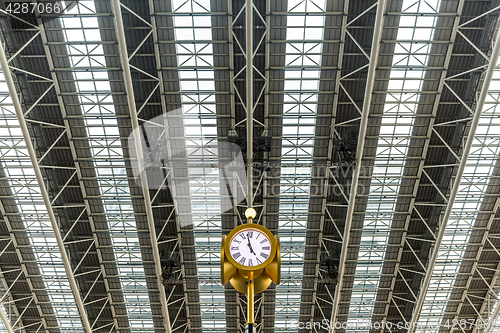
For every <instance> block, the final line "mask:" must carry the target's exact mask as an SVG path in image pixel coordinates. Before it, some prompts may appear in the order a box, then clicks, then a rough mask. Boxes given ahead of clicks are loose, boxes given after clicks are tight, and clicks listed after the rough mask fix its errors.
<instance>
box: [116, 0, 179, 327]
mask: <svg viewBox="0 0 500 333" xmlns="http://www.w3.org/2000/svg"><path fill="white" fill-rule="evenodd" d="M111 10H112V13H113V20H114V22H115V31H116V37H117V39H118V50H119V54H120V61H121V64H122V69H123V80H124V83H125V90H126V92H127V101H128V107H129V111H130V120H131V123H132V131H133V135H134V142H135V147H129V149H135V150H136V154H137V159H138V166H139V174H140V176H141V183H142V192H143V195H144V203H145V206H146V216H147V220H148V227H149V237H150V241H151V247H152V250H153V259H154V263H155V275H156V281H157V285H158V291H159V292H160V302H161V308H162V314H163V319H164V322H163V323H164V325H165V330H166V331H167V333H171V332H172V328H171V325H170V317H169V314H168V305H167V296H166V294H165V288H164V287H163V284H162V280H161V261H160V251H159V250H158V242H157V240H156V228H155V222H154V218H153V208H152V206H151V197H150V195H149V188H148V183H147V177H146V174H145V171H144V155H143V151H142V146H141V140H140V138H139V137H138V135H139V131H135V129H136V128H138V127H139V120H138V117H137V108H136V105H135V96H134V88H133V86H132V75H131V72H130V64H129V62H128V53H127V43H126V40H125V29H124V27H123V17H122V12H121V4H120V0H111Z"/></svg>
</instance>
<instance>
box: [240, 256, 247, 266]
mask: <svg viewBox="0 0 500 333" xmlns="http://www.w3.org/2000/svg"><path fill="white" fill-rule="evenodd" d="M245 260H246V258H245V257H242V258H241V260H240V264H242V265H244V264H245Z"/></svg>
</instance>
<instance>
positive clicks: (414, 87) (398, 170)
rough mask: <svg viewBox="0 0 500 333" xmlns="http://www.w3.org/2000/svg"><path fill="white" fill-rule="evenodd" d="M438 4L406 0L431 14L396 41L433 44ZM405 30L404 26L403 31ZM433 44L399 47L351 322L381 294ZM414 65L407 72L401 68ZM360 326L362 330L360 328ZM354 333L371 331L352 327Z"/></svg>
mask: <svg viewBox="0 0 500 333" xmlns="http://www.w3.org/2000/svg"><path fill="white" fill-rule="evenodd" d="M438 8H439V1H438V0H429V1H417V2H416V1H414V0H404V1H403V6H402V11H403V12H411V13H418V14H420V13H427V14H431V15H427V16H418V15H417V14H415V15H405V16H404V19H401V20H400V23H399V24H400V28H399V29H398V35H397V40H401V41H404V40H412V39H416V40H432V38H433V32H434V29H433V27H434V25H435V22H436V18H435V17H434V16H432V14H433V13H435V12H437V10H438ZM403 27H404V28H403ZM430 48H431V44H425V45H422V44H421V43H420V44H416V43H396V46H395V50H394V52H395V53H397V54H398V55H395V56H394V57H393V61H392V70H391V73H390V79H389V86H388V92H389V93H388V94H387V96H386V102H390V103H387V104H386V105H385V107H384V116H383V117H382V123H381V127H380V136H379V140H378V144H377V152H376V159H375V163H374V171H373V176H372V179H371V184H370V193H369V196H368V203H367V206H366V213H365V218H364V222H363V231H362V234H361V241H360V247H359V253H358V262H357V266H356V273H355V277H354V282H353V288H352V295H351V300H350V305H349V315H348V321H349V322H360V323H365V322H366V321H368V322H370V321H371V318H372V315H373V310H374V307H375V302H376V298H377V294H378V290H379V288H378V287H379V282H380V277H381V274H382V268H383V266H384V258H385V252H386V250H387V242H388V240H389V235H390V232H391V224H392V220H393V218H394V213H393V212H394V211H395V209H396V203H397V199H398V196H399V188H400V185H401V180H402V176H403V171H404V166H405V161H406V157H407V153H408V146H409V144H410V140H411V135H412V130H413V123H414V120H415V113H416V112H417V107H418V101H419V99H420V94H419V93H418V92H417V91H419V90H420V89H421V87H422V85H423V82H424V81H423V78H424V75H425V67H426V64H427V61H428V55H426V54H428V53H429V52H430ZM404 66H411V67H412V70H411V71H408V70H405V69H402V68H398V67H404ZM360 327H363V325H361V326H360ZM348 331H352V332H366V333H369V330H360V329H354V327H353V328H352V329H349V330H348Z"/></svg>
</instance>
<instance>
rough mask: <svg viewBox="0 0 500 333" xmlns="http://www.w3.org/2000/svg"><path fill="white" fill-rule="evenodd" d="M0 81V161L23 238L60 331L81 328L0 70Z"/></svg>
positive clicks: (81, 329)
mask: <svg viewBox="0 0 500 333" xmlns="http://www.w3.org/2000/svg"><path fill="white" fill-rule="evenodd" d="M0 82H1V84H0V88H1V89H5V90H0V94H2V95H4V97H3V98H2V101H1V102H0V119H2V120H4V121H5V123H8V124H9V128H4V129H3V130H2V131H1V132H0V163H1V164H2V166H3V172H5V174H6V177H7V181H8V183H9V186H10V187H11V188H12V190H13V193H16V195H15V196H13V200H14V201H15V203H16V205H17V208H18V210H19V212H20V214H19V215H20V217H21V218H22V221H23V224H24V229H25V231H26V234H27V236H28V237H27V240H29V242H30V244H31V249H32V251H33V256H34V258H35V261H36V262H37V264H38V267H39V270H40V274H41V278H42V281H43V283H44V287H45V289H46V290H47V297H48V298H49V300H50V302H51V304H52V309H53V311H54V316H55V318H56V320H57V323H58V325H59V326H60V331H61V333H73V332H83V323H82V322H81V320H80V314H79V313H78V309H77V307H76V301H75V299H74V297H73V291H72V290H71V287H70V284H69V280H68V278H67V276H66V270H65V269H64V263H63V261H62V258H61V254H60V253H59V247H58V245H57V242H56V239H55V236H54V231H53V229H52V226H51V223H50V220H49V217H48V213H47V209H46V207H45V205H44V204H43V198H42V195H41V190H40V188H39V186H38V183H37V181H36V178H35V171H34V170H33V168H32V166H31V164H30V162H28V160H27V156H29V153H28V149H27V147H26V143H25V141H24V138H23V136H22V133H21V131H20V125H19V122H18V120H17V118H16V117H15V110H14V107H13V105H12V99H11V97H10V96H9V91H8V89H7V85H6V84H5V76H4V74H3V72H0ZM12 157H15V159H12ZM34 203H41V204H34ZM40 231H42V232H41V233H40Z"/></svg>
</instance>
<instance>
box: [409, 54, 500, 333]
mask: <svg viewBox="0 0 500 333" xmlns="http://www.w3.org/2000/svg"><path fill="white" fill-rule="evenodd" d="M499 64H500V61H497V68H498V65H499ZM495 72H496V73H500V70H498V69H497V70H495ZM497 87H498V84H493V82H492V84H491V85H490V90H489V91H488V92H489V93H490V94H492V95H493V96H494V98H495V100H496V102H495V104H494V105H485V106H484V107H483V112H482V115H481V118H480V120H479V126H478V128H477V130H476V135H475V137H474V142H473V144H472V149H471V152H470V155H469V159H468V160H467V164H466V167H465V170H464V174H463V177H462V180H461V183H460V188H459V192H458V194H457V198H456V201H455V203H454V204H453V208H452V213H451V215H450V219H449V221H448V225H447V226H446V231H445V236H444V237H443V242H442V245H441V248H440V250H439V254H438V259H437V262H436V266H435V267H434V270H433V272H432V277H431V282H430V286H429V290H428V292H427V294H426V296H425V301H424V304H423V307H422V311H421V315H420V318H419V321H418V322H419V324H422V325H424V324H433V325H435V324H437V323H441V322H442V320H443V317H444V315H445V311H446V307H447V305H448V301H447V300H449V299H450V297H451V294H452V292H453V288H454V286H455V281H456V279H457V277H458V272H459V270H460V267H461V264H462V262H463V259H464V255H465V251H466V249H467V245H468V243H469V239H470V235H471V234H472V231H473V230H474V226H475V223H476V219H477V217H478V213H479V212H480V211H481V205H482V202H483V200H484V198H485V195H484V194H485V193H486V190H487V188H488V185H489V182H490V180H491V179H493V178H492V176H493V171H494V169H495V165H496V162H497V161H498V156H499V155H500V144H499V142H498V139H497V140H494V141H493V142H492V143H491V144H489V145H484V141H485V140H487V139H488V138H491V136H492V135H495V133H496V132H497V131H498V128H497V127H498V125H496V124H494V122H495V121H496V120H497V119H498V117H500V107H499V104H498V100H499V99H500V93H499V92H498V90H496V91H495V90H494V89H495V88H497ZM479 163H481V164H482V166H480V167H478V164H479ZM458 232H460V233H461V234H457V233H458ZM438 297H440V298H439V299H440V300H443V301H442V302H436V299H438ZM445 323H446V322H445ZM424 331H425V330H424V327H422V328H421V329H420V328H419V329H417V330H416V332H422V333H423V332H424Z"/></svg>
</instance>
